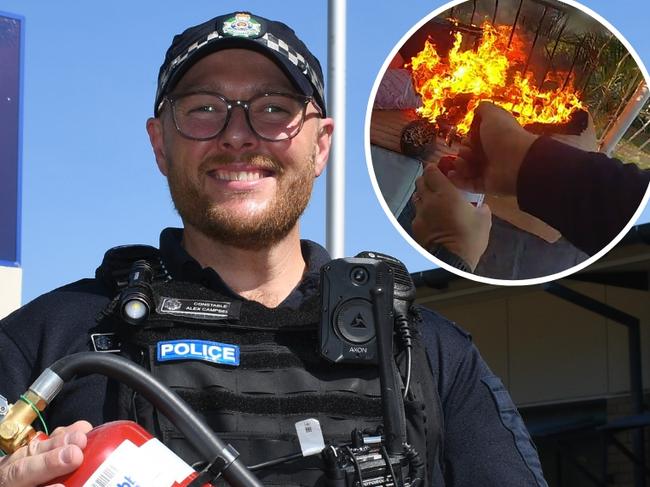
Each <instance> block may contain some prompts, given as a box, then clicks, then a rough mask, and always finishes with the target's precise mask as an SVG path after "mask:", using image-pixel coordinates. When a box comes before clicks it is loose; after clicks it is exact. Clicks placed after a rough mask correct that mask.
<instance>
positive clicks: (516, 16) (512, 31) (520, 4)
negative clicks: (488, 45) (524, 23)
mask: <svg viewBox="0 0 650 487" xmlns="http://www.w3.org/2000/svg"><path fill="white" fill-rule="evenodd" d="M523 4H524V0H519V8H518V9H517V15H515V20H514V22H513V23H512V29H510V38H509V39H508V47H510V44H512V36H514V35H515V29H516V28H517V21H518V20H519V13H520V12H521V6H522V5H523Z"/></svg>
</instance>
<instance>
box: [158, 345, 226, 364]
mask: <svg viewBox="0 0 650 487" xmlns="http://www.w3.org/2000/svg"><path fill="white" fill-rule="evenodd" d="M156 355H157V358H158V361H159V362H167V361H170V360H201V361H203V362H212V363H215V364H223V365H233V366H238V365H239V347H238V346H237V345H230V344H228V343H219V342H210V341H207V340H169V341H165V342H158V347H157V354H156Z"/></svg>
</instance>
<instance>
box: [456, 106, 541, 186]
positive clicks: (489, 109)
mask: <svg viewBox="0 0 650 487" xmlns="http://www.w3.org/2000/svg"><path fill="white" fill-rule="evenodd" d="M476 131H478V133H477V132H476ZM536 139H537V135H534V134H531V133H530V132H528V131H526V130H524V128H523V127H521V125H519V123H517V120H516V119H515V117H513V116H512V114H511V113H510V112H508V111H506V110H504V109H503V108H501V107H498V106H496V105H494V104H492V103H487V102H482V103H481V104H480V105H479V106H478V107H477V108H476V110H475V111H474V122H472V129H471V131H470V137H469V138H467V139H466V140H464V141H463V145H462V146H461V148H460V150H459V156H460V157H459V158H458V159H457V160H456V163H455V168H454V170H453V171H451V172H450V173H449V179H450V180H451V181H452V182H453V183H454V184H455V185H456V186H457V187H458V188H461V189H464V190H466V191H471V192H473V193H485V194H493V195H500V196H516V194H517V177H518V175H519V168H520V167H521V164H522V162H523V161H524V157H525V156H526V154H527V153H528V149H529V148H530V146H531V145H533V142H535V140H536ZM479 144H480V146H479ZM478 154H483V155H484V157H481V156H479V155H478Z"/></svg>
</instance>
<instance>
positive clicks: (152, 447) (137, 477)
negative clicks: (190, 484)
mask: <svg viewBox="0 0 650 487" xmlns="http://www.w3.org/2000/svg"><path fill="white" fill-rule="evenodd" d="M192 473H194V470H193V469H192V467H190V466H189V465H187V464H186V463H185V462H184V461H183V460H181V459H180V458H179V457H177V456H176V454H174V453H173V452H172V451H171V450H170V449H169V448H167V447H166V446H165V445H163V444H162V443H161V442H160V441H158V440H157V439H155V438H153V439H151V440H149V441H147V442H146V443H145V444H144V445H142V446H140V447H138V446H136V445H135V444H133V443H132V442H130V441H129V440H125V441H123V442H122V443H121V444H120V445H119V446H118V447H117V448H116V449H115V450H113V452H112V453H111V454H110V455H109V456H108V457H107V458H106V460H104V462H103V463H102V464H101V465H100V466H99V468H98V469H97V470H95V473H93V475H92V476H91V477H90V478H89V479H88V480H87V481H86V483H85V484H83V487H171V486H172V485H174V484H175V483H181V482H182V481H184V480H185V479H187V478H188V477H189V476H190V475H191V474H192Z"/></svg>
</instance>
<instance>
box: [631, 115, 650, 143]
mask: <svg viewBox="0 0 650 487" xmlns="http://www.w3.org/2000/svg"><path fill="white" fill-rule="evenodd" d="M648 126H650V118H649V119H648V121H647V122H646V123H644V124H643V127H641V128H640V129H639V130H637V131H636V132H634V134H633V135H631V136H630V138H629V139H627V140H629V141H632V140H633V139H635V138H636V136H637V135H639V134H640V133H641V132H643V131H644V130H645V129H646V128H647V127H648Z"/></svg>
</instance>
